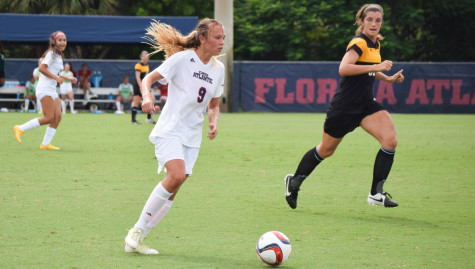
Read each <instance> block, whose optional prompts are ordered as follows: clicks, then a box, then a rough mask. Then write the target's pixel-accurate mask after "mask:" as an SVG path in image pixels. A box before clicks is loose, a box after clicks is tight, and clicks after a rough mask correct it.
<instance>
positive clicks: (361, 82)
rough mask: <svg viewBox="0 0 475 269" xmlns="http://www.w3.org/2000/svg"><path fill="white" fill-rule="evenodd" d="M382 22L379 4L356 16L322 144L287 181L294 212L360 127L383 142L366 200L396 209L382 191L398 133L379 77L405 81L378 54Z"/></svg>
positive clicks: (389, 62)
mask: <svg viewBox="0 0 475 269" xmlns="http://www.w3.org/2000/svg"><path fill="white" fill-rule="evenodd" d="M382 23H383V8H382V7H381V6H380V5H377V4H366V5H364V6H363V7H361V8H360V10H359V11H358V13H357V14H356V24H357V25H358V29H357V30H356V36H355V37H354V38H353V39H352V40H351V41H350V43H349V45H348V46H347V49H346V53H345V55H344V56H343V59H342V61H341V63H340V75H341V76H342V80H341V83H340V89H339V91H337V93H336V94H335V96H334V97H333V99H332V100H331V102H330V106H329V107H328V110H327V117H326V119H325V124H324V127H323V135H322V141H321V142H320V144H319V145H318V146H317V147H315V148H312V149H311V150H309V151H308V152H307V153H306V154H305V155H304V156H303V158H302V160H301V161H300V164H299V165H298V167H297V170H296V171H295V174H294V175H292V174H290V175H287V176H286V177H285V185H286V193H285V196H286V197H285V198H286V200H287V203H288V204H289V206H290V207H291V208H293V209H295V208H296V207H297V195H298V191H299V189H300V185H301V184H302V182H303V181H304V180H305V178H307V177H308V176H309V175H310V173H312V171H313V170H314V169H315V167H316V166H317V165H318V164H319V163H320V162H321V161H323V160H324V159H325V158H327V157H330V156H331V155H332V154H333V153H334V151H335V150H336V148H337V146H338V144H340V142H341V141H342V139H343V137H344V136H345V135H346V134H347V133H349V132H351V131H353V130H354V129H355V128H357V127H358V126H361V127H362V128H363V129H364V130H365V131H366V132H368V133H369V134H370V135H372V136H373V137H375V138H376V139H377V140H378V141H379V143H380V144H381V148H380V150H379V152H378V154H377V155H376V161H375V163H374V171H373V183H372V185H371V191H370V193H369V195H368V198H367V202H368V203H369V204H372V205H383V206H385V207H396V206H398V204H397V203H396V202H394V201H392V200H391V199H390V198H391V196H390V195H389V194H388V193H383V184H384V182H385V181H386V179H387V177H388V175H389V171H390V170H391V166H392V163H393V159H394V153H395V149H396V146H397V138H396V130H395V128H394V124H393V121H392V119H391V116H390V115H389V113H388V112H387V111H386V110H385V109H384V108H383V106H382V105H381V104H379V103H378V102H376V101H375V100H374V97H373V83H374V79H375V78H377V79H379V80H383V81H386V82H389V83H394V82H402V81H403V80H404V76H403V74H402V71H403V70H402V69H401V70H399V71H398V72H397V73H395V74H394V75H392V76H386V75H385V74H383V73H382V71H389V70H391V67H392V65H393V63H392V62H391V61H388V60H385V61H383V62H381V56H380V54H379V51H380V44H379V40H382V39H383V37H382V36H381V35H380V34H379V31H380V29H381V25H382Z"/></svg>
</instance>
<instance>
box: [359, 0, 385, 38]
mask: <svg viewBox="0 0 475 269" xmlns="http://www.w3.org/2000/svg"><path fill="white" fill-rule="evenodd" d="M368 11H373V12H379V13H381V16H382V17H384V12H383V8H382V7H381V6H380V5H378V4H366V5H364V6H362V7H361V8H360V10H358V12H357V13H356V16H355V25H356V26H358V28H357V29H356V32H355V34H356V35H359V34H360V33H361V32H363V24H362V22H363V21H364V19H365V18H366V13H367V12H368ZM383 39H384V37H383V36H382V35H381V34H378V36H377V37H376V40H383Z"/></svg>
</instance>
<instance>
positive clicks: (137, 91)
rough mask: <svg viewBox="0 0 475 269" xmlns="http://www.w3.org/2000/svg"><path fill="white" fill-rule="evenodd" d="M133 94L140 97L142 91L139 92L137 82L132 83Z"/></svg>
mask: <svg viewBox="0 0 475 269" xmlns="http://www.w3.org/2000/svg"><path fill="white" fill-rule="evenodd" d="M135 95H138V96H140V97H142V93H141V92H140V87H139V84H134V96H135Z"/></svg>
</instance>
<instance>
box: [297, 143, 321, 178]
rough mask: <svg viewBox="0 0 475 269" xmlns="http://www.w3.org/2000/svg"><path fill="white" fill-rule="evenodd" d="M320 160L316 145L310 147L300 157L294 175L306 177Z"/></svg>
mask: <svg viewBox="0 0 475 269" xmlns="http://www.w3.org/2000/svg"><path fill="white" fill-rule="evenodd" d="M321 161H323V158H322V157H320V155H318V152H317V147H315V148H312V149H311V150H309V151H308V152H307V153H305V155H304V156H303V157H302V160H301V161H300V163H299V166H298V167H297V171H295V174H294V176H297V175H299V176H300V175H301V176H305V177H308V176H309V175H310V174H311V173H312V172H313V170H314V169H315V167H317V165H318V164H319V163H320V162H321Z"/></svg>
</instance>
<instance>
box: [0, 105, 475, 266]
mask: <svg viewBox="0 0 475 269" xmlns="http://www.w3.org/2000/svg"><path fill="white" fill-rule="evenodd" d="M36 116H37V115H36V114H20V113H0V121H1V123H2V124H1V126H2V128H1V129H0V142H1V149H0V209H1V211H0V268H265V267H266V266H265V265H263V263H262V262H261V261H260V260H259V259H258V257H257V255H256V252H255V245H256V243H257V240H258V238H259V236H260V235H261V234H263V233H264V232H266V231H269V230H278V231H281V232H283V233H285V234H286V235H287V236H288V237H289V238H290V241H291V243H292V254H291V255H290V258H289V260H288V261H287V262H286V263H285V264H284V265H283V266H281V267H282V268H376V267H382V268H393V267H407V268H469V267H472V268H473V267H475V227H474V223H475V214H474V213H475V206H474V205H475V198H474V197H475V195H474V190H475V176H474V175H475V143H474V137H475V115H397V114H396V115H393V119H394V122H395V124H396V129H397V131H398V139H399V146H398V148H397V153H396V157H395V162H394V165H393V169H392V171H391V174H390V177H389V180H388V182H387V183H386V185H385V190H386V191H389V192H390V193H391V194H393V198H394V200H396V201H398V202H399V204H400V206H399V207H398V208H394V209H386V208H380V207H371V206H368V205H367V204H366V196H367V194H368V191H369V188H370V184H371V177H372V169H373V168H372V166H373V162H374V158H375V156H376V153H377V151H378V150H379V145H378V143H377V141H375V140H374V139H373V138H372V137H371V136H369V135H368V134H366V133H365V132H364V131H363V130H361V128H359V129H357V130H356V131H354V132H353V133H351V134H350V135H348V136H347V137H346V138H345V139H344V140H343V142H342V144H341V145H340V147H339V148H338V150H337V151H336V153H335V155H334V156H332V157H331V158H329V159H328V160H325V161H324V162H323V163H322V164H321V165H320V166H319V167H318V168H317V169H316V170H315V171H314V173H313V174H312V175H311V176H310V177H309V178H308V179H307V180H306V182H305V183H304V184H303V185H302V190H301V192H300V195H299V201H298V208H297V209H296V210H291V209H290V208H289V207H288V206H287V204H286V202H285V199H284V185H283V177H284V176H285V175H286V174H287V173H293V172H294V171H295V168H296V166H297V164H298V162H299V161H300V158H301V157H302V155H303V154H304V153H305V152H306V151H307V150H308V149H310V148H311V147H312V146H314V145H316V144H317V143H319V141H320V138H321V131H322V126H323V120H324V114H265V113H257V114H253V113H241V114H222V115H221V117H220V122H219V135H218V137H217V138H216V139H215V140H214V141H208V140H203V143H202V148H201V152H200V156H199V158H198V161H197V163H196V165H195V168H194V170H193V176H192V177H191V178H190V179H188V180H187V182H186V183H185V184H184V185H183V187H182V189H181V190H180V193H179V194H178V196H177V199H176V201H175V203H174V204H173V207H172V209H171V210H170V212H169V213H168V215H167V216H166V217H165V218H164V220H163V221H162V222H161V223H160V224H159V225H158V226H157V227H156V228H155V229H154V230H153V231H152V232H151V233H150V234H149V236H147V238H146V241H145V242H146V244H148V245H150V246H151V247H154V248H156V249H158V250H159V251H160V255H158V256H141V255H136V254H130V253H129V254H128V253H125V252H124V251H123V241H124V237H125V235H126V233H127V230H128V229H129V228H130V227H131V226H132V225H133V224H134V223H135V222H136V221H137V218H138V216H139V214H140V212H141V210H142V207H143V205H144V203H145V201H146V199H147V198H148V196H149V194H150V192H151V191H152V189H153V188H154V187H155V185H156V184H157V183H158V182H159V181H160V180H161V179H162V176H163V175H160V176H158V175H157V174H156V170H157V163H156V160H155V159H154V153H153V152H154V149H153V145H152V144H151V143H150V142H149V141H148V135H149V132H150V130H151V128H152V126H151V125H149V124H142V125H139V126H135V125H131V124H130V118H129V117H130V115H127V116H117V115H113V114H102V115H95V114H77V115H70V114H68V115H65V116H64V117H63V121H62V122H61V124H60V126H59V128H58V131H57V133H56V137H55V138H54V140H53V142H52V144H53V145H55V146H59V147H61V148H62V149H61V150H60V151H58V152H55V151H41V150H39V145H40V143H41V141H42V139H43V135H44V131H45V127H44V126H41V127H40V128H38V129H35V130H32V131H29V132H27V133H25V134H24V135H23V143H22V144H21V145H19V144H18V143H17V142H16V141H15V139H14V136H13V131H12V127H13V125H15V124H21V123H24V122H26V121H28V120H30V119H32V118H33V117H36ZM144 118H145V116H144V115H143V114H142V115H139V119H141V120H142V122H143V121H144Z"/></svg>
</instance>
